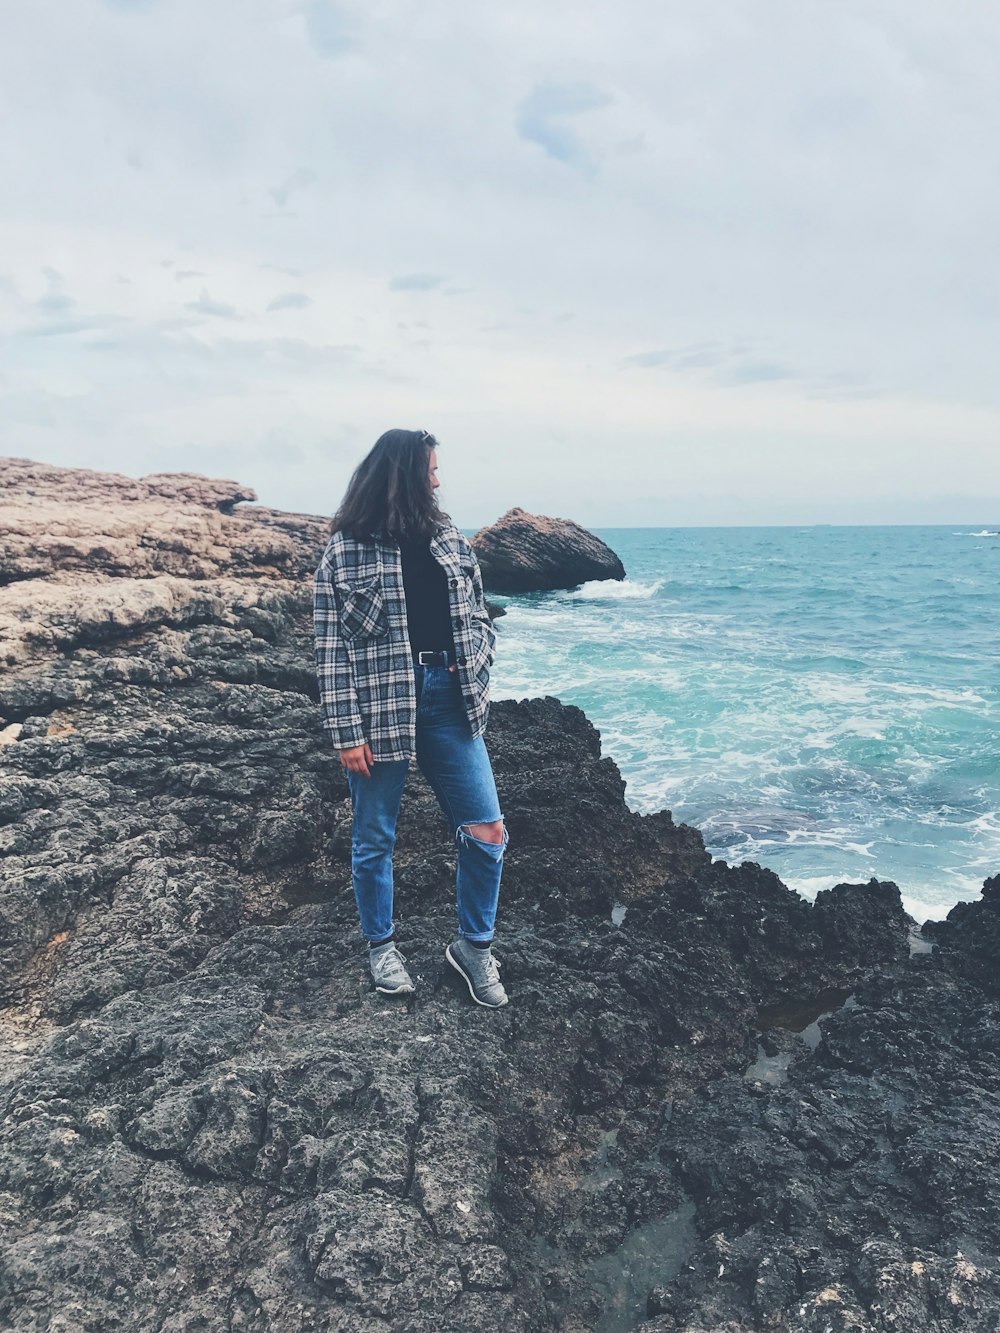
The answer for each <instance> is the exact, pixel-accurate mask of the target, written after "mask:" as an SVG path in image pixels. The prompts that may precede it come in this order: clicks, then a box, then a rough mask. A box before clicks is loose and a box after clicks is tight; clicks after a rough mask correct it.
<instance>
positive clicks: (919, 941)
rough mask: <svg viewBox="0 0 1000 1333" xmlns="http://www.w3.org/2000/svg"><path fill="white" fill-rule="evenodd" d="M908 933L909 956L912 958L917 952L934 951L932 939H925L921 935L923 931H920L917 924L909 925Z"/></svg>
mask: <svg viewBox="0 0 1000 1333" xmlns="http://www.w3.org/2000/svg"><path fill="white" fill-rule="evenodd" d="M908 935H909V940H910V957H911V958H912V957H913V956H914V955H915V954H918V953H933V952H934V941H933V940H925V939H924V937H923V933H922V931H921V929H920V927H919V926H911V927H910V929H909V931H908Z"/></svg>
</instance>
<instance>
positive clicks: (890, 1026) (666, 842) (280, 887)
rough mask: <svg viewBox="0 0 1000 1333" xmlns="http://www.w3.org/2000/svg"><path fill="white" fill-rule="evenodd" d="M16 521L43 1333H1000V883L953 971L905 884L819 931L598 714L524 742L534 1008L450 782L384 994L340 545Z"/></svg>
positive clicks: (260, 523)
mask: <svg viewBox="0 0 1000 1333" xmlns="http://www.w3.org/2000/svg"><path fill="white" fill-rule="evenodd" d="M4 485H6V491H5V492H0V493H3V494H5V495H6V496H7V497H8V498H9V499H10V501H11V503H10V506H9V508H10V513H9V514H8V516H7V517H6V521H5V522H4V524H3V526H4V530H5V537H4V539H3V540H4V542H5V543H6V544H5V547H4V550H5V565H4V569H5V571H6V577H7V586H6V587H5V588H4V589H2V590H0V603H2V615H3V620H2V624H3V626H4V633H5V638H4V645H5V652H6V655H7V656H6V662H7V665H6V667H5V670H4V672H3V674H2V676H0V742H2V744H0V855H2V857H3V877H2V883H0V1327H3V1328H4V1329H12V1330H24V1331H25V1333H27V1330H31V1329H40V1328H52V1329H65V1330H73V1331H74V1333H76V1330H93V1331H94V1333H97V1331H98V1330H100V1333H104V1330H123V1331H126V1333H133V1331H134V1333H145V1330H148V1329H160V1330H174V1331H178V1330H181V1329H193V1328H210V1329H216V1328H218V1329H224V1330H236V1329H245V1330H274V1331H275V1333H287V1331H288V1330H291V1331H293V1333H297V1331H298V1330H303V1331H304V1330H317V1329H324V1330H338V1331H339V1330H343V1333H355V1331H356V1330H361V1333H390V1330H407V1331H408V1333H409V1331H412V1333H422V1331H424V1330H426V1331H427V1333H431V1330H434V1333H437V1330H441V1329H447V1330H449V1333H473V1331H474V1330H475V1331H476V1333H479V1330H482V1329H494V1328H503V1329H504V1330H508V1329H510V1330H515V1331H517V1330H521V1331H523V1333H535V1330H538V1331H539V1333H541V1331H542V1330H553V1329H562V1330H567V1331H568V1330H585V1329H586V1330H591V1329H595V1330H596V1329H618V1328H635V1327H638V1326H639V1325H640V1323H641V1322H642V1321H643V1320H645V1319H647V1318H649V1319H650V1322H649V1323H648V1324H647V1325H646V1327H648V1328H650V1329H651V1330H667V1329H670V1330H675V1331H676V1330H713V1333H714V1331H716V1330H728V1331H729V1333H743V1331H744V1330H745V1331H746V1333H749V1331H750V1330H757V1329H763V1328H779V1329H787V1330H816V1333H819V1331H820V1330H826V1329H836V1330H847V1329H852V1330H862V1331H863V1333H876V1330H877V1331H878V1333H885V1330H888V1329H903V1328H905V1329H921V1330H939V1329H940V1330H943V1329H963V1330H995V1329H996V1328H997V1315H996V1311H997V1309H998V1308H1000V1262H998V1257H997V1256H998V1254H1000V1223H998V1214H997V1210H996V1204H995V1201H996V1198H997V1197H998V1196H1000V1074H998V1072H997V1071H998V1069H1000V1059H998V1056H1000V995H998V994H997V989H996V985H995V977H996V975H997V966H998V962H1000V959H998V951H997V936H996V934H995V933H991V932H990V931H989V930H988V929H985V928H984V925H985V924H988V921H987V914H988V913H991V912H995V910H996V909H995V899H996V882H995V881H991V882H990V885H989V886H988V887H989V895H988V897H987V899H985V900H984V902H983V903H982V904H973V905H971V907H970V911H969V912H966V913H964V914H963V913H960V912H958V909H956V912H955V913H953V914H952V917H954V921H953V920H952V918H951V917H950V918H949V921H948V922H946V923H941V924H940V925H939V926H938V927H937V929H936V931H935V932H934V933H935V935H936V937H937V938H938V940H939V943H938V946H937V948H936V949H935V951H934V952H933V953H931V954H926V953H924V954H917V955H916V956H914V957H913V958H910V957H909V947H908V942H907V927H908V926H909V924H910V923H909V922H908V921H907V919H906V918H905V916H904V914H903V911H902V908H901V906H900V900H899V893H898V890H897V889H896V887H895V886H894V885H891V884H885V883H878V882H876V881H873V882H872V883H870V884H867V885H840V886H838V887H837V888H836V889H834V890H832V891H830V892H829V893H828V894H824V895H820V896H819V897H818V898H817V902H816V904H815V906H810V905H809V904H808V903H806V902H805V901H804V900H803V899H801V898H800V897H799V896H798V895H796V894H795V893H793V892H791V891H790V890H789V889H787V888H786V887H785V886H784V885H782V884H781V882H780V881H779V880H778V879H777V877H776V876H775V875H773V874H772V873H770V872H769V871H767V870H763V869H761V868H760V867H757V866H755V865H752V864H748V865H744V866H741V867H737V868H732V867H728V866H726V865H724V864H722V863H721V862H713V861H712V860H711V859H710V857H709V856H708V855H707V854H706V852H705V849H704V846H703V844H702V840H701V838H700V836H699V834H698V833H697V831H696V830H694V829H691V828H687V827H685V826H683V825H677V824H675V823H674V821H673V819H672V818H671V816H670V815H669V814H668V813H667V812H662V813H660V814H656V815H650V816H642V815H638V814H635V813H633V812H632V811H630V810H629V809H628V807H627V805H626V803H625V800H624V784H623V782H622V779H621V777H620V775H619V773H618V770H617V769H616V767H615V765H614V763H613V762H612V761H611V760H610V759H609V758H607V757H606V756H603V755H602V753H601V745H600V737H599V736H598V734H597V732H596V731H595V730H594V728H593V727H592V726H591V724H590V723H589V722H588V721H587V719H586V717H585V716H584V715H583V713H581V712H580V711H579V709H576V708H572V707H565V706H563V705H562V704H560V703H559V702H558V701H557V700H555V699H551V698H546V699H532V700H526V701H522V702H502V703H497V704H495V705H494V709H493V714H492V717H491V721H490V729H489V732H488V737H487V739H488V744H489V746H490V750H491V753H492V755H493V759H494V764H495V768H496V773H497V780H498V786H499V789H500V795H501V801H502V806H503V809H504V813H505V816H506V819H507V823H508V826H509V829H510V834H511V842H510V849H509V859H508V863H507V867H506V870H505V877H504V893H503V901H502V909H501V917H500V922H499V927H500V933H499V944H498V950H497V951H498V954H499V956H500V957H501V959H502V961H503V965H504V980H505V983H506V984H507V986H508V989H509V991H510V994H511V1003H510V1005H508V1006H507V1008H505V1009H503V1010H500V1011H498V1012H496V1013H487V1012H485V1011H483V1010H481V1009H479V1008H477V1007H476V1006H474V1005H473V1004H472V1003H471V1002H470V1001H469V997H468V994H467V992H466V991H465V988H464V987H463V986H462V985H461V984H460V982H459V981H458V979H457V978H455V977H454V974H453V973H452V970H451V969H450V968H449V967H447V965H446V964H445V963H444V958H443V949H444V945H445V943H446V942H447V941H448V939H449V938H450V937H451V934H452V931H453V929H454V905H453V899H452V895H453V876H454V854H453V848H452V846H451V845H450V842H449V839H448V836H447V832H446V826H445V824H444V821H443V819H442V818H441V816H440V814H439V812H438V811H437V807H436V804H435V802H434V798H433V796H432V794H431V793H430V791H429V790H428V789H427V787H426V785H425V784H424V783H423V782H422V781H421V780H420V778H419V776H418V775H417V774H414V775H413V776H412V777H411V779H410V782H409V785H408V788H407V794H406V797H405V799H404V805H403V811H402V815H401V819H400V828H399V844H398V849H397V888H398V913H397V915H398V918H399V929H400V936H401V942H402V944H403V948H404V952H405V953H406V955H407V957H408V960H409V965H410V968H411V971H412V972H413V973H414V975H415V978H416V981H417V992H416V994H415V995H414V996H413V997H412V999H410V1000H408V1001H405V1002H400V1001H398V1000H392V999H390V998H388V997H383V996H379V995H378V994H376V993H375V992H374V991H373V990H372V989H371V986H370V983H369V979H368V976H367V969H366V964H365V958H364V952H363V943H362V941H361V940H360V937H359V934H358V931H357V926H356V922H355V913H354V904H353V897H352V892H351V876H350V805H349V800H348V793H347V787H346V782H345V779H344V776H343V773H342V770H341V768H340V765H339V762H338V761H337V758H336V756H335V754H334V753H333V752H332V751H331V750H330V749H329V747H328V745H327V743H326V741H325V738H324V735H323V733H322V729H321V727H320V719H319V712H318V708H317V705H316V701H315V682H314V677H313V669H312V655H311V654H312V644H311V629H310V582H311V573H312V570H313V568H314V566H315V563H316V560H317V558H318V552H319V550H320V548H321V547H322V545H323V541H324V529H325V524H324V522H323V521H322V520H320V519H312V518H308V517H304V516H296V515H282V514H276V513H274V512H273V511H268V510H263V509H259V508H257V507H256V506H253V507H251V506H245V505H242V504H241V502H240V499H239V497H242V496H246V495H247V494H248V492H247V491H246V490H245V488H241V487H239V486H237V485H236V484H235V483H223V482H208V481H205V480H204V479H201V478H191V477H182V478H163V477H158V478H153V479H150V478H146V479H145V480H144V481H142V482H136V481H132V480H130V479H127V478H114V477H108V476H104V475H101V474H96V473H87V472H82V471H80V470H68V469H67V470H64V469H54V468H42V467H40V466H39V465H35V464H27V463H24V462H13V463H11V462H9V461H8V462H3V461H0V486H4ZM32 491H34V492H35V493H34V494H31V492H32ZM95 496H100V497H103V499H102V500H101V501H100V503H96V502H95V500H94V497H95ZM56 513H57V514H58V515H59V523H60V524H61V527H60V530H59V534H58V539H57V534H55V533H54V532H53V530H52V522H53V516H54V514H56ZM3 517H4V516H0V519H2V518H3ZM500 634H501V645H500V653H501V661H502V653H503V646H502V634H503V628H502V627H501V629H500ZM990 919H992V918H990ZM925 933H927V932H926V931H925ZM848 994H849V998H846V1002H845V997H848ZM838 1005H839V1006H840V1007H839V1008H837V1006H838ZM830 1011H832V1012H830ZM779 1025H780V1026H779ZM762 1027H763V1028H766V1031H761V1030H760V1029H761V1028H762ZM798 1029H802V1033H801V1036H800V1035H798Z"/></svg>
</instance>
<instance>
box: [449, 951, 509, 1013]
mask: <svg viewBox="0 0 1000 1333" xmlns="http://www.w3.org/2000/svg"><path fill="white" fill-rule="evenodd" d="M444 956H445V958H447V960H448V962H449V963H451V965H452V967H453V968H454V969H455V971H456V972H459V973H461V975H462V976H463V977H464V978H465V984H466V985H467V986H468V988H469V994H470V995H471V996H472V998H473V999H474V1000H475V1002H476V1004H481V1005H483V1007H484V1008H486V1009H499V1008H500V1007H501V1006H502V1005H505V1004H506V1003H507V992H506V991H505V990H504V988H503V984H502V982H501V981H500V964H499V963H498V962H497V960H496V959H495V958H494V957H493V953H492V950H490V949H476V948H474V947H473V946H472V945H471V944H470V943H469V941H468V940H466V939H463V938H462V937H461V936H459V938H458V939H457V940H454V941H452V943H451V944H449V945H448V947H447V949H445V951H444Z"/></svg>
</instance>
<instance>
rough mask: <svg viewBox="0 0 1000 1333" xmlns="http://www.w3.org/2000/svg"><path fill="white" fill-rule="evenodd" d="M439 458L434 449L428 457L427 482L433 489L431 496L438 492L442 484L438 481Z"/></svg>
mask: <svg viewBox="0 0 1000 1333" xmlns="http://www.w3.org/2000/svg"><path fill="white" fill-rule="evenodd" d="M437 470H438V456H437V454H436V453H435V451H434V450H433V449H432V450H431V451H430V453H429V454H428V455H427V481H428V484H429V485H430V488H431V495H433V494H434V492H435V491H436V490H437V488H438V487H439V486H440V485H441V483H440V482H439V481H438V479H437Z"/></svg>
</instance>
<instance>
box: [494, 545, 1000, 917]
mask: <svg viewBox="0 0 1000 1333" xmlns="http://www.w3.org/2000/svg"><path fill="white" fill-rule="evenodd" d="M997 527H998V525H997V524H993V525H990V526H989V527H976V526H970V527H968V528H963V527H961V526H948V527H884V528H881V527H856V528H847V527H803V528H794V527H782V528H619V529H597V530H596V531H597V534H598V535H599V536H600V537H602V538H603V540H604V541H606V542H607V543H608V545H609V546H611V547H612V549H613V550H615V551H616V552H617V553H618V555H619V556H620V557H621V559H622V562H623V563H624V565H625V569H626V571H627V575H628V577H627V579H626V580H625V581H624V582H623V583H617V582H595V583H587V584H584V585H583V586H582V587H580V588H577V589H574V590H572V591H567V592H555V593H537V594H531V595H525V596H517V597H500V596H497V597H495V598H493V600H495V601H498V602H500V603H501V604H502V605H504V606H505V607H506V610H507V614H506V616H504V617H503V618H502V619H500V620H498V621H497V628H498V630H499V636H500V642H499V647H498V655H497V660H496V663H495V665H494V668H493V690H492V693H493V697H494V698H495V699H503V698H524V697H526V696H535V695H540V694H551V695H556V696H557V697H558V698H560V699H562V700H563V701H564V702H565V703H573V704H578V705H579V707H581V708H582V709H583V710H584V711H585V712H586V714H587V716H588V717H589V718H590V720H591V721H592V722H593V723H594V725H595V726H596V727H598V729H599V730H600V732H601V738H602V743H603V751H604V753H605V754H606V755H610V756H611V757H612V758H613V759H614V760H615V762H616V763H617V765H618V767H619V769H620V770H621V773H622V776H623V777H624V779H625V781H626V800H627V801H628V804H629V806H630V807H631V808H632V809H634V810H639V811H644V812H648V811H653V810H659V809H664V808H666V809H670V810H672V811H673V814H674V818H675V819H676V820H678V821H680V820H683V821H684V822H686V823H690V824H694V825H696V826H697V827H698V828H699V829H700V830H701V831H702V833H703V834H704V836H705V841H706V844H707V846H708V848H709V850H710V851H711V852H712V853H713V855H715V856H718V857H722V858H723V859H724V860H726V861H729V862H731V863H733V864H735V863H738V862H741V861H748V860H749V861H757V862H759V863H760V864H761V865H764V866H768V867H769V868H771V869H772V870H774V871H775V872H776V873H777V874H778V875H780V876H781V878H782V879H783V880H784V881H785V883H786V884H788V885H790V886H791V887H793V888H795V889H797V890H798V891H799V892H801V893H802V894H803V895H804V896H805V897H807V898H812V897H813V896H814V895H815V893H816V892H817V891H818V890H820V889H822V888H828V887H830V886H831V885H833V884H836V883H838V882H840V881H842V880H850V881H853V882H857V881H864V880H868V879H870V878H871V877H872V876H873V875H874V876H876V877H878V878H879V879H891V880H895V881H896V883H897V884H898V885H899V886H900V889H901V891H902V894H903V902H904V904H905V906H906V909H907V911H909V912H910V913H911V914H912V915H913V916H914V917H915V918H916V919H917V920H918V921H923V920H926V919H928V918H930V917H942V916H944V915H946V914H947V912H948V911H949V909H950V908H951V907H952V906H953V905H954V904H955V903H956V902H958V901H960V900H963V899H965V900H969V899H973V898H977V897H978V896H979V894H980V890H981V887H982V881H983V879H984V878H986V877H987V876H989V875H993V874H997V873H998V872H1000V670H998V666H1000V652H998V649H1000V534H998V532H997Z"/></svg>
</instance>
